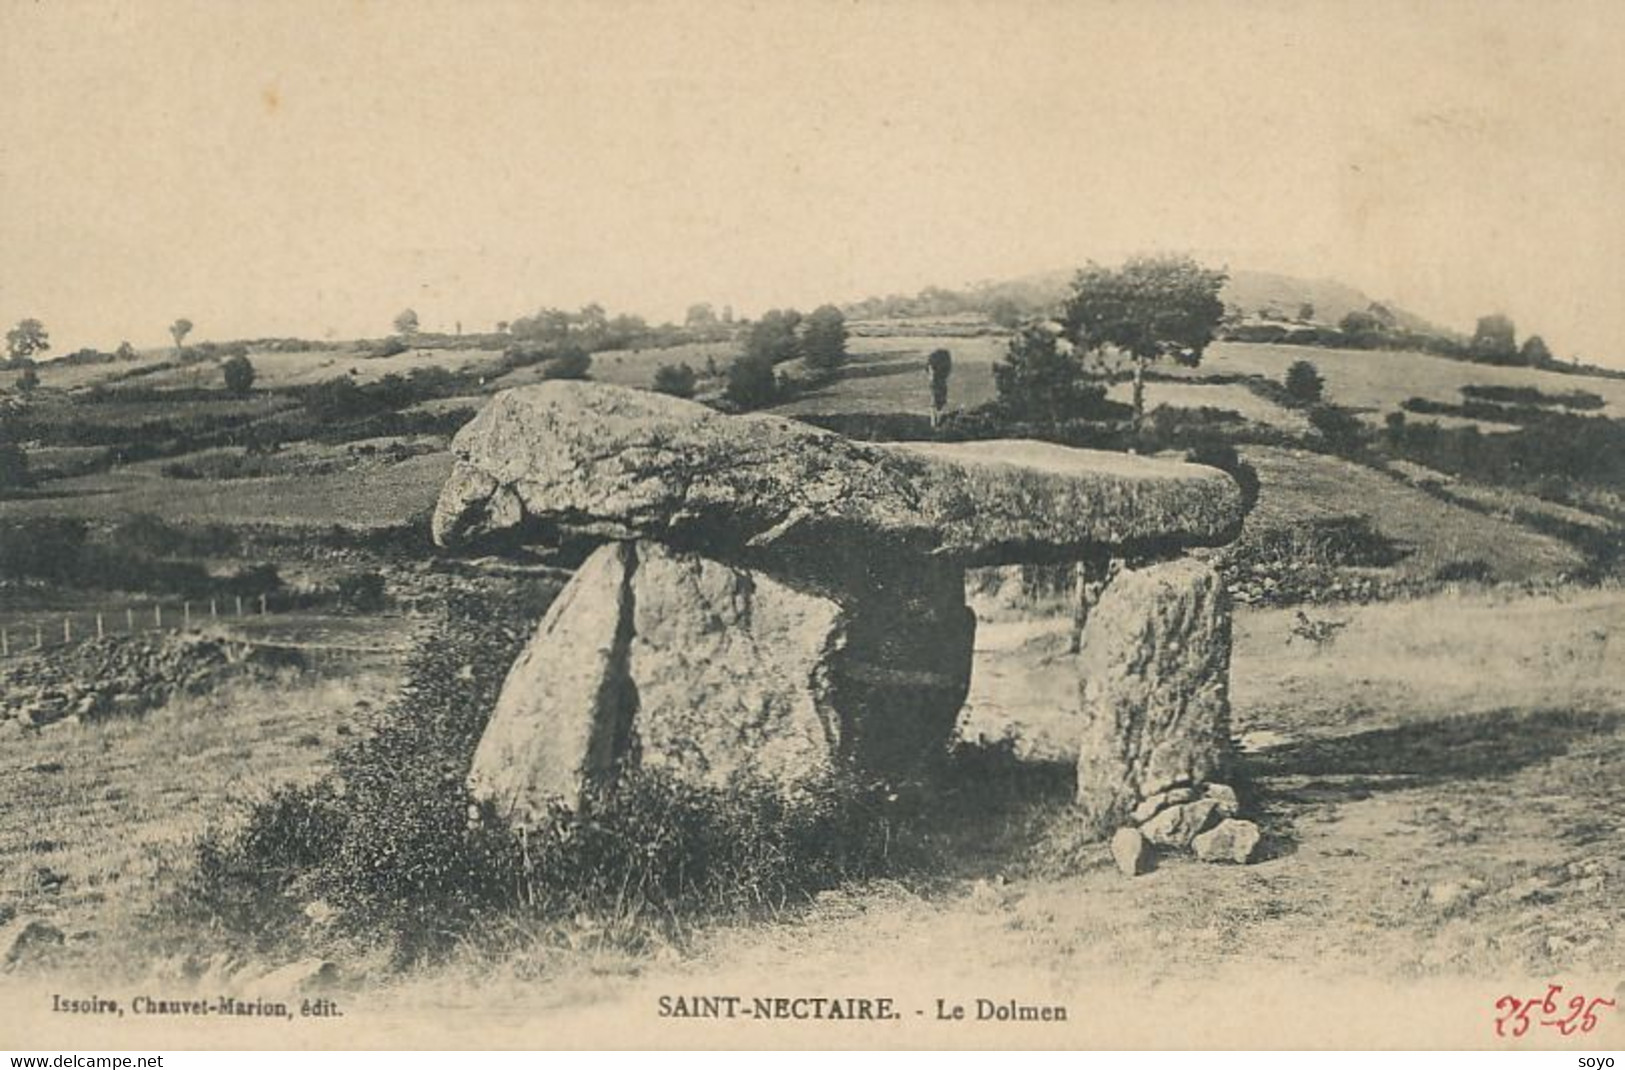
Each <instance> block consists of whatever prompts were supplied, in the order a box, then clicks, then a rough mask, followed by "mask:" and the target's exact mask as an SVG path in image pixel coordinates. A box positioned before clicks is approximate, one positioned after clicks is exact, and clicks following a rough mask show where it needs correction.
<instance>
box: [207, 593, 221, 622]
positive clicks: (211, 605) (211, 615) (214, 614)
mask: <svg viewBox="0 0 1625 1070" xmlns="http://www.w3.org/2000/svg"><path fill="white" fill-rule="evenodd" d="M219 615H220V614H219V613H217V612H215V608H214V599H212V598H211V599H209V619H210V620H214V618H216V617H218V616H219Z"/></svg>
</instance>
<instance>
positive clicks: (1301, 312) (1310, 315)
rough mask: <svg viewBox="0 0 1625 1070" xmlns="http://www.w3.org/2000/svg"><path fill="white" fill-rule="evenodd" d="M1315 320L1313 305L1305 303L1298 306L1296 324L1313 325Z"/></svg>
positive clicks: (1312, 303) (1308, 302) (1311, 302)
mask: <svg viewBox="0 0 1625 1070" xmlns="http://www.w3.org/2000/svg"><path fill="white" fill-rule="evenodd" d="M1314 320H1315V303H1314V302H1313V301H1305V302H1303V303H1302V304H1301V305H1299V306H1298V322H1300V323H1313V322H1314Z"/></svg>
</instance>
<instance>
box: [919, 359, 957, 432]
mask: <svg viewBox="0 0 1625 1070" xmlns="http://www.w3.org/2000/svg"><path fill="white" fill-rule="evenodd" d="M925 368H926V374H927V375H929V376H930V378H931V426H932V427H936V426H937V425H938V424H940V423H942V414H943V412H944V410H946V409H947V408H948V377H949V376H950V375H952V374H953V371H954V358H953V354H951V353H949V352H948V351H947V350H946V349H933V350H932V351H931V355H930V356H928V357H926V358H925Z"/></svg>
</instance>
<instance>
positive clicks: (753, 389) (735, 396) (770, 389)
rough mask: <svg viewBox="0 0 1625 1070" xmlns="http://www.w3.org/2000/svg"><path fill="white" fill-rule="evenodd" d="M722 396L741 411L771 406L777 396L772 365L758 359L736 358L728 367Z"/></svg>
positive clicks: (776, 383)
mask: <svg viewBox="0 0 1625 1070" xmlns="http://www.w3.org/2000/svg"><path fill="white" fill-rule="evenodd" d="M723 395H724V396H725V397H726V398H727V399H728V400H729V401H731V402H733V403H734V404H735V405H737V406H739V407H740V408H741V409H759V408H762V407H764V406H766V405H771V404H773V403H774V402H775V401H777V400H778V395H779V383H778V378H777V377H776V376H775V374H774V372H773V365H772V364H771V363H769V362H768V361H767V360H764V359H762V358H759V357H750V356H742V357H740V358H738V359H737V360H735V361H734V362H733V363H732V364H730V365H728V381H727V385H726V386H725V387H724V388H723Z"/></svg>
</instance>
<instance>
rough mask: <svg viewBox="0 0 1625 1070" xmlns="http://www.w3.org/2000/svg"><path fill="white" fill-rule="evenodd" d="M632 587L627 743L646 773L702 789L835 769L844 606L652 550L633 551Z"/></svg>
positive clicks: (795, 781) (791, 783)
mask: <svg viewBox="0 0 1625 1070" xmlns="http://www.w3.org/2000/svg"><path fill="white" fill-rule="evenodd" d="M632 590H633V600H632V605H633V608H632V629H631V644H630V649H629V652H628V656H627V671H628V673H629V675H630V678H631V680H632V686H633V688H634V690H635V692H636V695H637V703H638V709H637V714H636V717H635V719H634V726H633V738H632V740H631V745H632V746H633V747H634V748H635V749H636V750H637V752H638V753H639V754H641V764H642V765H643V766H644V767H645V768H652V769H660V770H664V771H666V772H669V773H672V774H673V775H675V776H677V777H678V779H681V780H683V781H685V782H687V783H691V784H697V785H703V786H706V787H716V788H721V787H727V786H728V785H729V784H731V783H733V782H734V781H735V780H736V779H741V778H751V779H763V780H767V781H770V782H772V783H774V784H777V785H780V786H782V787H784V788H786V789H789V790H794V788H795V787H796V786H797V785H801V784H804V783H807V782H809V781H813V780H817V779H818V778H820V777H822V776H824V775H827V774H828V773H829V772H830V771H831V770H832V768H833V765H834V761H835V756H836V754H837V753H838V752H839V749H840V746H841V742H842V739H841V737H842V727H841V720H840V716H839V714H838V712H837V711H836V708H835V700H834V694H833V687H832V663H833V662H834V661H835V660H836V659H837V658H838V657H839V655H840V654H841V652H842V649H843V647H844V646H845V643H846V620H845V613H844V612H843V611H842V609H841V607H840V606H839V605H837V604H836V603H835V602H833V601H831V600H830V599H828V598H821V597H819V596H817V595H812V594H804V593H802V592H799V591H796V590H793V589H791V588H790V587H788V586H786V585H785V584H783V583H781V582H779V581H777V580H775V579H772V578H771V577H768V576H766V575H763V574H761V573H759V572H751V571H747V570H745V569H737V568H730V567H728V566H727V565H722V564H718V563H717V562H715V561H711V560H708V559H706V558H703V557H699V556H697V555H694V554H678V553H674V552H672V551H670V550H666V549H664V548H662V547H660V546H656V545H654V544H652V543H641V544H639V545H638V564H637V571H636V573H635V574H634V577H633V581H632Z"/></svg>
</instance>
